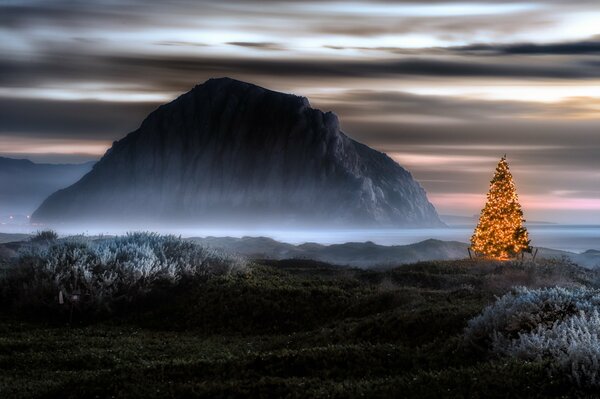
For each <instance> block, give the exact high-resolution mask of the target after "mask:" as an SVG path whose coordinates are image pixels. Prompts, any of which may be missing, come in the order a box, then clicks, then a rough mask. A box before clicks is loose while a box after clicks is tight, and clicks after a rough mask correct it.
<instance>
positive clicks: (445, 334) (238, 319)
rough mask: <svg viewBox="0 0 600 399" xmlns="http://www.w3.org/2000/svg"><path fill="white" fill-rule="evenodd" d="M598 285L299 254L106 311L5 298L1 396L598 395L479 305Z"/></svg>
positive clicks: (563, 277)
mask: <svg viewBox="0 0 600 399" xmlns="http://www.w3.org/2000/svg"><path fill="white" fill-rule="evenodd" d="M194 250H197V249H194ZM21 266H22V265H21ZM27 267H31V265H30V264H29V266H27ZM5 278H6V277H5ZM12 281H13V282H14V280H12ZM161 281H162V280H161ZM163 282H164V281H163ZM599 283H600V279H599V278H598V276H597V274H596V273H595V272H593V271H589V270H585V269H581V268H578V267H576V266H573V265H568V264H558V263H557V264H545V265H523V264H516V263H515V264H511V263H498V264H496V263H485V262H471V261H459V262H439V263H423V264H415V265H409V266H401V267H398V268H395V269H391V270H379V271H362V270H357V269H340V268H336V267H332V266H329V265H326V264H321V263H316V262H311V261H305V260H297V261H293V260H290V261H279V262H274V261H263V262H255V264H252V265H248V266H246V267H244V268H243V270H238V269H235V271H232V270H228V271H227V272H219V273H208V274H207V273H200V274H197V275H196V274H191V275H188V276H187V277H185V278H179V279H177V281H171V282H169V283H168V284H162V283H161V284H156V285H154V286H153V288H152V289H149V290H144V292H143V295H134V296H131V297H129V298H128V300H127V301H126V305H122V306H111V307H110V311H107V312H104V313H102V312H100V313H98V312H96V309H95V308H92V307H79V305H74V308H75V309H74V314H73V315H70V314H68V313H64V312H62V311H61V308H58V309H56V307H55V306H54V305H52V306H49V307H46V308H44V309H40V308H39V307H36V306H30V304H28V302H26V301H23V300H22V298H21V299H20V300H19V303H20V305H19V306H14V303H13V302H11V301H10V298H7V297H4V298H3V302H2V306H1V312H0V315H1V316H0V396H1V397H7V398H8V397H10V398H13V397H14V398H30V397H45V398H50V397H60V398H69V397H72V398H76V397H77V398H78V397H100V398H103V397H119V398H134V397H150V398H151V397H156V398H163V397H206V398H219V397H265V398H270V397H297V398H307V397H340V398H342V397H343V398H346V397H406V398H440V397H446V398H448V397H457V398H459V397H464V398H467V397H468V398H490V397H492V398H493V397H502V398H506V397H519V398H532V397H578V396H579V397H589V396H590V395H592V393H593V389H594V388H593V387H591V386H590V385H589V384H587V385H586V384H578V383H577V382H576V381H574V380H573V379H572V378H571V376H570V375H569V374H568V373H562V374H561V373H556V372H553V371H552V370H554V369H553V367H552V364H550V363H551V361H552V359H551V358H549V357H547V356H539V357H536V356H530V357H519V356H516V355H515V356H507V355H506V353H499V352H497V351H494V350H493V348H492V346H490V345H491V339H490V338H489V337H490V336H492V335H493V334H492V335H490V331H488V330H487V329H486V328H484V327H482V326H484V325H485V326H488V325H490V323H487V322H486V323H483V322H482V318H487V319H486V320H491V319H493V320H496V321H497V322H496V321H494V323H496V324H493V323H492V324H493V325H497V326H500V325H502V323H501V321H502V320H506V318H504V319H503V318H502V317H503V316H502V315H501V314H502V311H501V310H499V309H497V308H493V306H494V303H496V302H495V301H496V298H497V297H498V296H501V295H503V294H506V293H509V294H508V295H509V296H510V295H512V296H513V297H515V298H516V297H518V295H520V294H519V292H521V293H522V292H524V291H519V292H516V291H511V290H512V287H513V286H527V287H530V289H531V290H535V289H537V288H541V287H546V286H554V285H560V286H563V287H568V288H574V287H584V286H585V287H588V288H590V289H594V288H598V286H599ZM510 292H512V294H510ZM536 292H537V291H536ZM586 292H587V291H581V298H580V299H581V300H582V301H584V300H588V301H589V300H590V299H589V296H586ZM12 295H15V294H14V292H13V294H12ZM540 295H541V294H540ZM549 295H553V294H549ZM519 298H520V297H519ZM586 298H587V299H586ZM505 301H506V302H507V303H508V302H509V300H508V299H505ZM519 301H521V300H519ZM513 302H514V301H513ZM567 302H568V301H567ZM519 303H520V302H519ZM582 303H583V302H582ZM490 305H491V306H492V308H489V310H487V311H486V312H484V313H483V314H482V311H483V310H484V309H485V308H486V306H490ZM581 306H584V305H581ZM567 308H569V307H568V306H567ZM503 309H504V308H503ZM569 309H570V308H569ZM480 314H481V315H482V316H480V317H479V318H478V315H480ZM49 315H50V316H49ZM90 315H92V316H90ZM69 317H71V323H70V325H69V326H68V325H67V324H68V323H69ZM40 320H43V321H40ZM470 320H471V322H469V321H470ZM505 324H506V323H505ZM465 329H467V330H465ZM465 331H466V333H465ZM507 331H508V330H507ZM516 331H517V332H518V331H519V330H516ZM509 333H510V331H509ZM512 333H515V331H512ZM506 348H507V350H508V349H510V348H512V347H510V348H509V347H508V346H507V347H506ZM510 350H513V349H510ZM514 350H516V349H514Z"/></svg>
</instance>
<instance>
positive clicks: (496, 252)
mask: <svg viewBox="0 0 600 399" xmlns="http://www.w3.org/2000/svg"><path fill="white" fill-rule="evenodd" d="M524 222H525V220H524V219H523V211H522V209H521V205H520V204H519V198H518V196H517V189H516V187H515V183H514V182H513V178H512V175H511V173H510V170H509V169H508V163H507V162H506V155H505V156H504V157H502V159H500V162H498V166H497V167H496V173H495V174H494V178H493V179H492V181H491V182H490V191H489V192H488V194H487V203H486V204H485V207H484V208H483V210H482V211H481V216H480V217H479V222H478V223H477V227H476V228H475V232H474V233H473V236H472V237H471V249H472V250H473V251H474V252H475V253H476V254H479V255H482V256H485V257H488V258H494V259H509V258H512V257H515V256H517V255H518V254H520V253H522V252H531V247H530V246H529V243H530V241H529V236H528V233H527V229H526V228H525V226H523V223H524Z"/></svg>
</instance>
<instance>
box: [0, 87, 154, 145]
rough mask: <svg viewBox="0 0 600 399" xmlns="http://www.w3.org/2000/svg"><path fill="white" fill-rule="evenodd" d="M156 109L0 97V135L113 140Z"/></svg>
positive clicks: (143, 104)
mask: <svg viewBox="0 0 600 399" xmlns="http://www.w3.org/2000/svg"><path fill="white" fill-rule="evenodd" d="M158 105H159V104H156V103H123V102H105V101H57V100H43V99H15V98H2V97H0V121H1V122H0V135H11V136H12V135H18V136H20V137H30V138H33V137H37V138H53V139H72V140H73V139H76V140H77V141H85V140H116V139H118V138H121V137H122V136H124V135H125V134H127V133H128V132H130V131H133V130H135V129H136V128H137V127H138V126H139V125H140V123H141V121H142V119H143V118H144V117H145V116H146V115H147V114H148V113H149V112H150V111H152V110H153V109H155V108H156V107H157V106H158Z"/></svg>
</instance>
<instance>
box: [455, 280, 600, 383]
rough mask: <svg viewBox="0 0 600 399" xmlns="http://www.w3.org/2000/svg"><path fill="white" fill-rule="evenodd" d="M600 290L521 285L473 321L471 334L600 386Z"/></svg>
mask: <svg viewBox="0 0 600 399" xmlns="http://www.w3.org/2000/svg"><path fill="white" fill-rule="evenodd" d="M599 306H600V290H597V289H588V288H581V287H580V288H561V287H551V288H544V289H537V290H530V289H527V288H525V287H520V288H517V289H515V290H513V291H512V292H510V293H508V294H506V295H504V296H503V297H502V298H500V299H498V300H497V301H496V302H495V303H494V304H493V305H490V306H488V307H487V308H486V309H484V311H483V312H482V314H481V315H479V316H477V317H476V318H474V319H473V320H471V321H470V322H469V326H468V328H467V330H466V338H467V339H468V340H470V341H471V342H473V343H477V342H479V343H483V344H484V346H485V347H487V349H489V350H491V351H492V352H493V353H496V354H498V355H501V356H505V357H508V358H518V359H524V360H528V361H544V360H546V361H548V363H549V366H550V367H551V369H550V370H551V372H552V373H553V375H555V376H567V377H568V378H570V379H571V380H572V381H573V382H574V383H576V384H577V385H580V386H590V387H597V386H600V315H599V314H598V307H599Z"/></svg>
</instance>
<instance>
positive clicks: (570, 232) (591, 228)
mask: <svg viewBox="0 0 600 399" xmlns="http://www.w3.org/2000/svg"><path fill="white" fill-rule="evenodd" d="M35 230H37V228H35V229H34V228H32V227H31V226H29V225H28V226H9V225H4V226H0V231H2V232H6V233H17V232H19V233H29V232H32V231H35ZM528 230H529V236H530V238H531V244H532V245H533V246H534V247H546V248H553V249H560V250H565V251H571V252H583V251H586V250H588V249H597V250H600V225H534V226H528ZM125 231H126V230H123V231H101V230H85V231H76V232H75V231H69V232H67V231H61V230H60V229H58V232H59V233H60V234H75V233H85V234H88V235H91V234H100V233H105V234H122V233H124V232H125ZM164 232H165V233H172V234H178V235H182V236H184V237H192V236H195V237H205V236H216V237H224V236H231V237H243V236H253V237H257V236H264V237H270V238H273V239H275V240H277V241H282V242H287V243H291V244H302V243H305V242H317V243H321V244H341V243H345V242H364V241H372V242H374V243H376V244H380V245H405V244H412V243H415V242H419V241H423V240H427V239H429V238H435V239H438V240H444V241H461V242H468V241H469V238H470V237H471V234H472V233H473V226H454V227H449V228H436V229H364V230H341V229H340V230H298V231H293V230H270V229H243V230H242V229H240V230H235V229H227V230H220V229H189V228H187V229H181V230H172V229H171V230H168V231H164Z"/></svg>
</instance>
